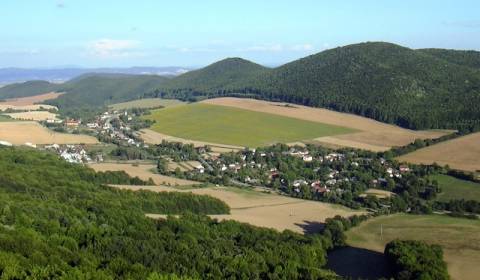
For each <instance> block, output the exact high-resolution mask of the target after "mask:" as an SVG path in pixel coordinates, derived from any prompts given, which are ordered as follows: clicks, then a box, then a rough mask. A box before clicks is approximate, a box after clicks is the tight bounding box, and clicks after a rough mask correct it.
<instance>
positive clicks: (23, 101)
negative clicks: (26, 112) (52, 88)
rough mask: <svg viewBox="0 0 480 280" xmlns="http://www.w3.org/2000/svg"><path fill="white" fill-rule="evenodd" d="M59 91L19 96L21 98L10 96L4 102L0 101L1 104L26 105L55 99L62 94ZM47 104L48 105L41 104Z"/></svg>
mask: <svg viewBox="0 0 480 280" xmlns="http://www.w3.org/2000/svg"><path fill="white" fill-rule="evenodd" d="M62 94H63V93H61V92H49V93H44V94H40V95H35V96H28V97H21V98H11V99H7V100H6V101H5V102H1V103H0V104H1V105H12V106H28V105H34V104H38V103H41V102H43V101H45V100H50V99H55V98H57V97H59V96H60V95H62ZM42 106H48V105H42Z"/></svg>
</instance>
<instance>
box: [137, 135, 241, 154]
mask: <svg viewBox="0 0 480 280" xmlns="http://www.w3.org/2000/svg"><path fill="white" fill-rule="evenodd" d="M140 138H142V139H143V141H145V143H148V144H160V143H162V141H163V140H165V141H169V142H181V143H185V144H193V145H194V146H195V147H203V146H205V145H208V146H211V147H212V151H214V152H218V153H226V152H230V151H239V150H241V149H243V147H240V146H232V145H223V144H217V143H210V142H202V141H194V140H189V139H183V138H178V137H174V136H170V135H166V134H163V133H160V132H156V131H153V130H151V129H142V130H140Z"/></svg>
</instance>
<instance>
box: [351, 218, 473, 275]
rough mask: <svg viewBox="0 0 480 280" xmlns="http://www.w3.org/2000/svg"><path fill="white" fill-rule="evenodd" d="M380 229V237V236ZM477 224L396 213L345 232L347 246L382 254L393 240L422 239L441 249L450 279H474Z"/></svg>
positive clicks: (453, 219) (457, 219) (374, 219)
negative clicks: (386, 245)
mask: <svg viewBox="0 0 480 280" xmlns="http://www.w3.org/2000/svg"><path fill="white" fill-rule="evenodd" d="M380 227H382V228H383V235H382V236H381V235H380ZM479 232H480V221H479V220H469V219H462V218H452V217H448V216H444V215H407V214H397V215H391V216H381V217H377V218H372V219H370V220H368V221H366V222H364V223H362V224H361V225H360V226H358V227H355V228H352V229H351V230H349V231H348V232H347V237H348V239H347V242H348V243H349V245H351V246H354V247H358V248H365V249H369V250H373V251H377V252H383V250H384V248H385V244H386V243H388V242H390V241H391V240H393V239H397V238H400V239H413V240H422V241H425V242H428V243H434V244H439V245H441V246H442V248H443V250H444V256H445V260H446V261H447V265H448V271H449V273H450V276H451V277H452V278H453V279H458V280H470V279H471V280H476V279H478V275H480V266H479V265H478V264H479V263H480V246H479V244H480V234H479Z"/></svg>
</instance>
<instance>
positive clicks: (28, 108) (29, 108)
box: [0, 102, 58, 111]
mask: <svg viewBox="0 0 480 280" xmlns="http://www.w3.org/2000/svg"><path fill="white" fill-rule="evenodd" d="M7 109H12V110H16V111H42V110H43V111H45V110H58V109H57V107H55V106H52V105H45V104H37V105H21V106H15V105H6V104H4V103H3V102H0V111H5V110H7Z"/></svg>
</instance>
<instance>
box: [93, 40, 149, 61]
mask: <svg viewBox="0 0 480 280" xmlns="http://www.w3.org/2000/svg"><path fill="white" fill-rule="evenodd" d="M139 45H140V42H138V41H135V40H114V39H99V40H95V41H92V42H90V43H88V45H87V49H88V51H89V52H90V54H92V55H94V56H99V57H103V58H115V57H128V56H140V55H141V54H142V53H141V52H140V51H139V50H138V47H139Z"/></svg>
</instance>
